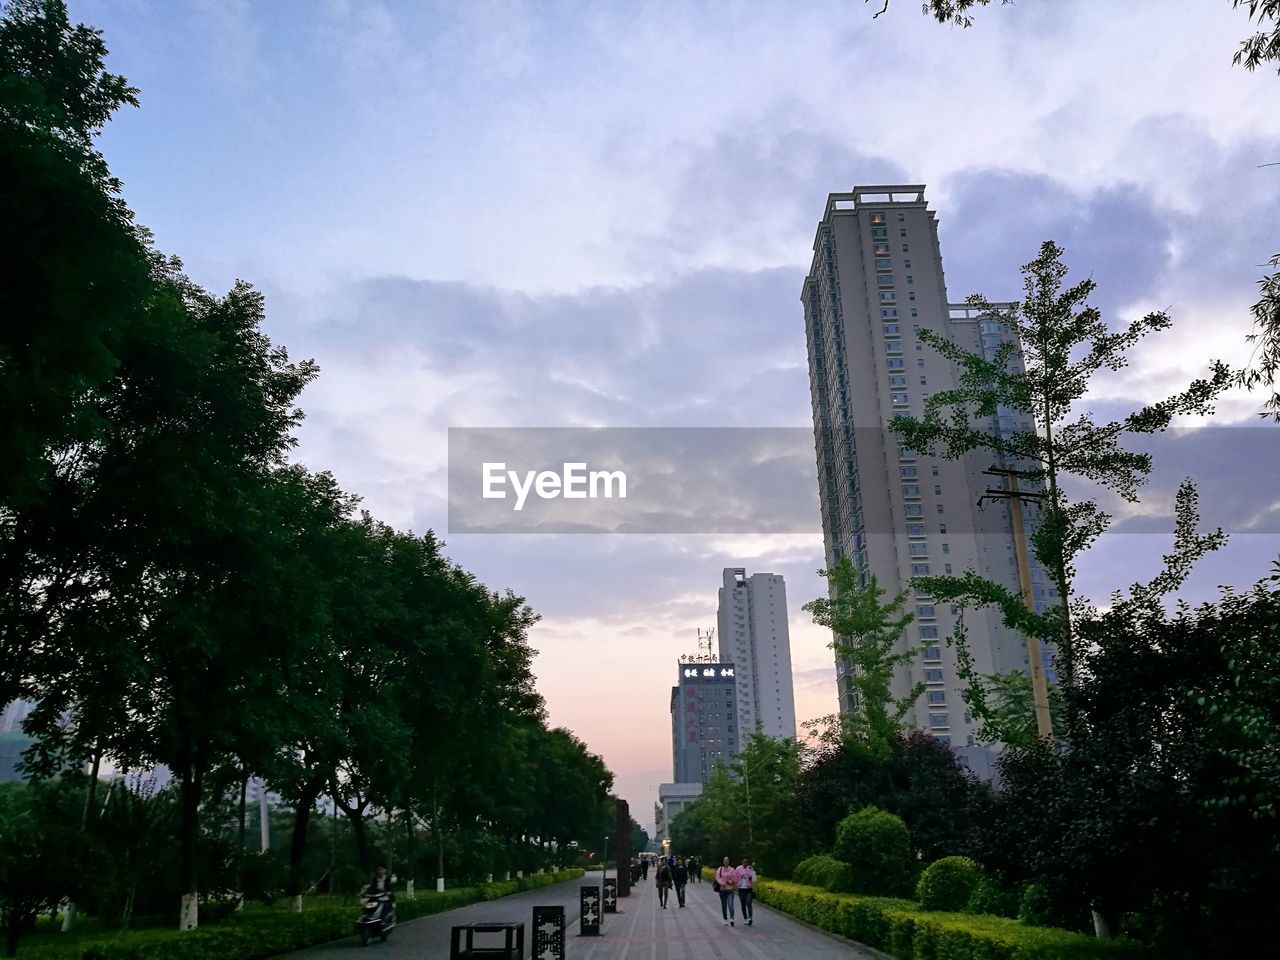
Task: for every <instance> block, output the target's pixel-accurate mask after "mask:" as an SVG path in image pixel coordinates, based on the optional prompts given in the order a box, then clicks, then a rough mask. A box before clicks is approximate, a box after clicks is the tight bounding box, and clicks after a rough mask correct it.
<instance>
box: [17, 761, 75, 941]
mask: <svg viewBox="0 0 1280 960" xmlns="http://www.w3.org/2000/svg"><path fill="white" fill-rule="evenodd" d="M43 789H44V788H40V787H31V786H27V785H26V784H21V783H13V782H10V783H0V927H3V929H4V935H5V956H7V957H12V956H15V955H16V954H17V950H18V940H19V939H20V938H21V936H22V934H23V933H24V932H25V931H26V930H27V929H29V928H30V927H31V926H32V925H33V924H34V923H35V919H36V915H37V914H38V913H40V911H42V910H44V909H46V908H47V907H49V906H50V905H51V904H55V903H57V902H58V901H59V900H60V899H62V897H63V896H64V895H65V894H66V892H67V890H68V887H69V885H70V884H71V882H72V878H71V877H70V874H69V871H70V870H71V865H72V855H73V851H74V847H73V845H72V843H73V840H74V831H71V830H67V829H65V828H64V827H62V826H61V825H59V824H58V823H57V822H56V821H54V820H52V819H51V818H50V817H48V816H47V815H45V813H44V811H43V810H42V809H41V805H42V800H43V799H44V798H42V797H41V796H40V795H39V794H40V793H41V791H42V790H43Z"/></svg>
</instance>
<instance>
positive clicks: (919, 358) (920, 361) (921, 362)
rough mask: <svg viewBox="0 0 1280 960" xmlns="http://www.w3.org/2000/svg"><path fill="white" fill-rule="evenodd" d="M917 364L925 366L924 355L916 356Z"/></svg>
mask: <svg viewBox="0 0 1280 960" xmlns="http://www.w3.org/2000/svg"><path fill="white" fill-rule="evenodd" d="M916 366H917V367H923V366H924V357H916Z"/></svg>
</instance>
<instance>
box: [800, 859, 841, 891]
mask: <svg viewBox="0 0 1280 960" xmlns="http://www.w3.org/2000/svg"><path fill="white" fill-rule="evenodd" d="M793 878H794V879H795V882H796V883H803V884H806V885H808V886H811V887H821V888H822V889H823V890H830V891H832V892H834V893H847V892H850V891H852V889H853V867H852V866H851V865H849V864H847V863H845V862H844V861H842V860H837V859H836V858H835V857H831V856H827V855H826V854H819V855H818V856H816V857H809V858H808V859H806V860H802V861H800V863H799V865H798V866H797V867H796V870H795V873H794V875H793Z"/></svg>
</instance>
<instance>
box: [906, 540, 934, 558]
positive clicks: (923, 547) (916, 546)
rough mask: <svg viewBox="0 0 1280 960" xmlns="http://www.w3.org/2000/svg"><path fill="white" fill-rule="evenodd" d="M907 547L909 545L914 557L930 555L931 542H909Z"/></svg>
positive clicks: (909, 550)
mask: <svg viewBox="0 0 1280 960" xmlns="http://www.w3.org/2000/svg"><path fill="white" fill-rule="evenodd" d="M907 547H908V552H909V553H910V554H911V556H913V557H928V556H929V544H927V543H924V542H923V541H917V542H915V543H910V544H907Z"/></svg>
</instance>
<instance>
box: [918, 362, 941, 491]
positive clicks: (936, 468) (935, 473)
mask: <svg viewBox="0 0 1280 960" xmlns="http://www.w3.org/2000/svg"><path fill="white" fill-rule="evenodd" d="M920 379H921V380H923V379H924V377H921V378H920ZM933 475H934V476H935V477H936V476H937V475H938V467H937V465H936V464H935V465H934V468H933Z"/></svg>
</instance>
